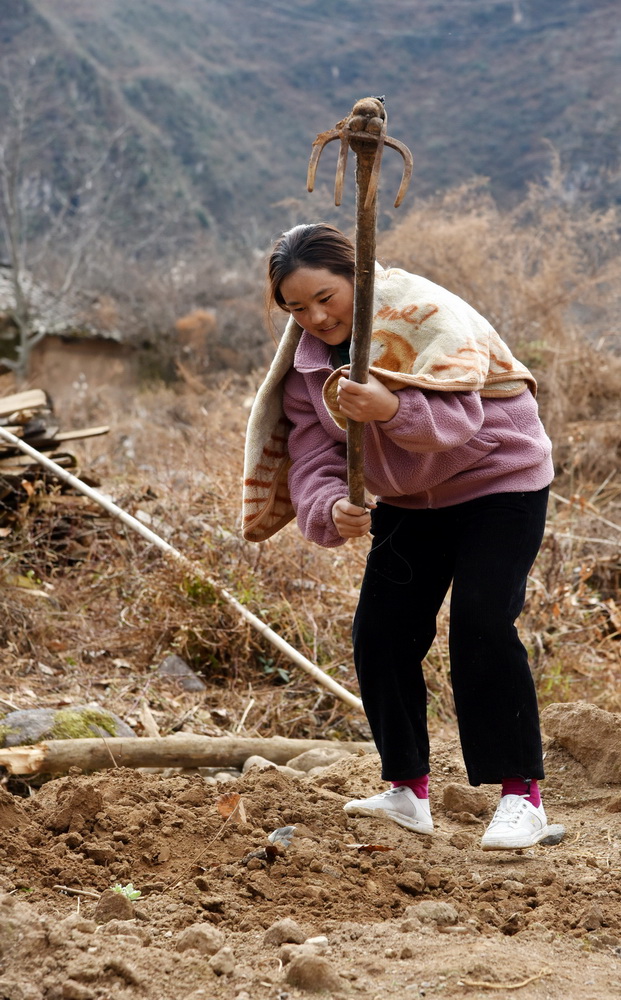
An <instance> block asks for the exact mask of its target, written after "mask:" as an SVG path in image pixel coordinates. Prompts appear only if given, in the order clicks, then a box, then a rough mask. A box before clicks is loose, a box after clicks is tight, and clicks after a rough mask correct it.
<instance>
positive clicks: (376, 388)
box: [336, 375, 399, 423]
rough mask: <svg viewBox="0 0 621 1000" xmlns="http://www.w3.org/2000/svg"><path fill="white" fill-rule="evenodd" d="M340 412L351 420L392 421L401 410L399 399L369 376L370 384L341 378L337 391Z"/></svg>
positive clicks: (377, 380)
mask: <svg viewBox="0 0 621 1000" xmlns="http://www.w3.org/2000/svg"><path fill="white" fill-rule="evenodd" d="M336 398H337V402H338V405H339V410H340V411H341V413H342V414H343V416H345V417H349V418H350V419H351V420H359V421H361V422H363V423H366V422H368V421H369V420H390V419H391V418H392V417H394V415H395V413H396V412H397V410H398V409H399V397H398V396H397V394H396V393H394V392H391V391H390V389H387V388H386V386H385V385H384V384H383V383H382V382H380V380H379V379H377V378H375V376H374V375H369V381H368V382H364V383H362V382H351V381H350V380H349V379H348V378H345V376H341V378H340V379H339V382H338V387H337V390H336Z"/></svg>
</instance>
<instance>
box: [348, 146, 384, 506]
mask: <svg viewBox="0 0 621 1000" xmlns="http://www.w3.org/2000/svg"><path fill="white" fill-rule="evenodd" d="M350 145H351V148H352V149H353V151H354V153H355V154H356V275H355V283H354V323H353V335H352V346H351V365H350V369H349V377H350V379H351V380H352V382H361V383H364V382H367V381H368V378H369V352H370V348H371V333H372V328H373V287H374V280H375V242H376V236H375V233H376V224H377V195H376V193H374V194H373V196H372V199H371V204H370V205H367V194H368V190H369V182H370V179H371V173H372V170H373V164H374V162H375V157H376V151H377V146H376V144H375V143H369V142H368V141H363V140H362V139H355V138H352V139H351V140H350ZM364 426H365V425H364V423H362V422H360V421H358V420H352V419H350V418H349V417H348V419H347V486H348V492H349V501H350V503H353V504H356V506H357V507H364V505H365V486H364Z"/></svg>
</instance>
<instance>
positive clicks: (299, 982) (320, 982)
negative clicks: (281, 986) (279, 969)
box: [286, 955, 344, 993]
mask: <svg viewBox="0 0 621 1000" xmlns="http://www.w3.org/2000/svg"><path fill="white" fill-rule="evenodd" d="M286 980H287V982H288V983H290V985H291V986H297V987H298V988H299V989H302V990H308V991H309V992H314V993H319V992H320V991H321V990H339V989H342V988H343V986H344V981H343V980H342V979H341V977H340V976H339V975H338V974H337V973H336V972H335V970H334V969H333V968H332V966H331V965H330V963H329V962H328V961H327V959H325V958H321V956H320V955H298V956H297V957H296V958H294V959H293V960H292V961H291V964H290V965H289V968H288V969H287V975H286Z"/></svg>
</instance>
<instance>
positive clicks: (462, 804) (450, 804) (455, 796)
mask: <svg viewBox="0 0 621 1000" xmlns="http://www.w3.org/2000/svg"><path fill="white" fill-rule="evenodd" d="M442 801H443V804H444V808H445V809H446V811H447V812H450V813H472V815H473V816H484V815H485V813H486V812H487V811H488V809H489V801H488V798H487V795H486V794H485V792H482V791H480V790H479V789H478V788H472V787H471V786H470V785H459V784H450V785H447V786H446V788H445V789H444V795H443V800H442Z"/></svg>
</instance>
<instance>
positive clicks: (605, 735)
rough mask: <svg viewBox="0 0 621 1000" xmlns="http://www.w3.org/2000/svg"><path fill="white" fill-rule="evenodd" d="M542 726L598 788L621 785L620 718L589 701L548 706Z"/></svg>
mask: <svg viewBox="0 0 621 1000" xmlns="http://www.w3.org/2000/svg"><path fill="white" fill-rule="evenodd" d="M541 723H542V726H543V729H544V731H545V732H546V733H547V734H548V736H553V737H554V739H555V740H557V741H558V743H560V745H561V746H562V747H564V749H565V750H567V751H568V753H570V754H571V756H572V757H574V758H575V759H576V760H577V761H578V762H579V763H580V764H582V766H583V767H584V768H585V770H586V772H587V774H588V776H589V778H590V780H591V781H592V782H593V783H594V784H596V785H608V784H615V785H616V784H621V716H619V715H618V714H616V713H613V712H605V711H604V710H603V709H602V708H597V706H596V705H590V704H589V703H588V702H586V701H575V702H570V703H569V704H555V705H548V707H547V708H546V709H544V711H543V712H542V713H541Z"/></svg>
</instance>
